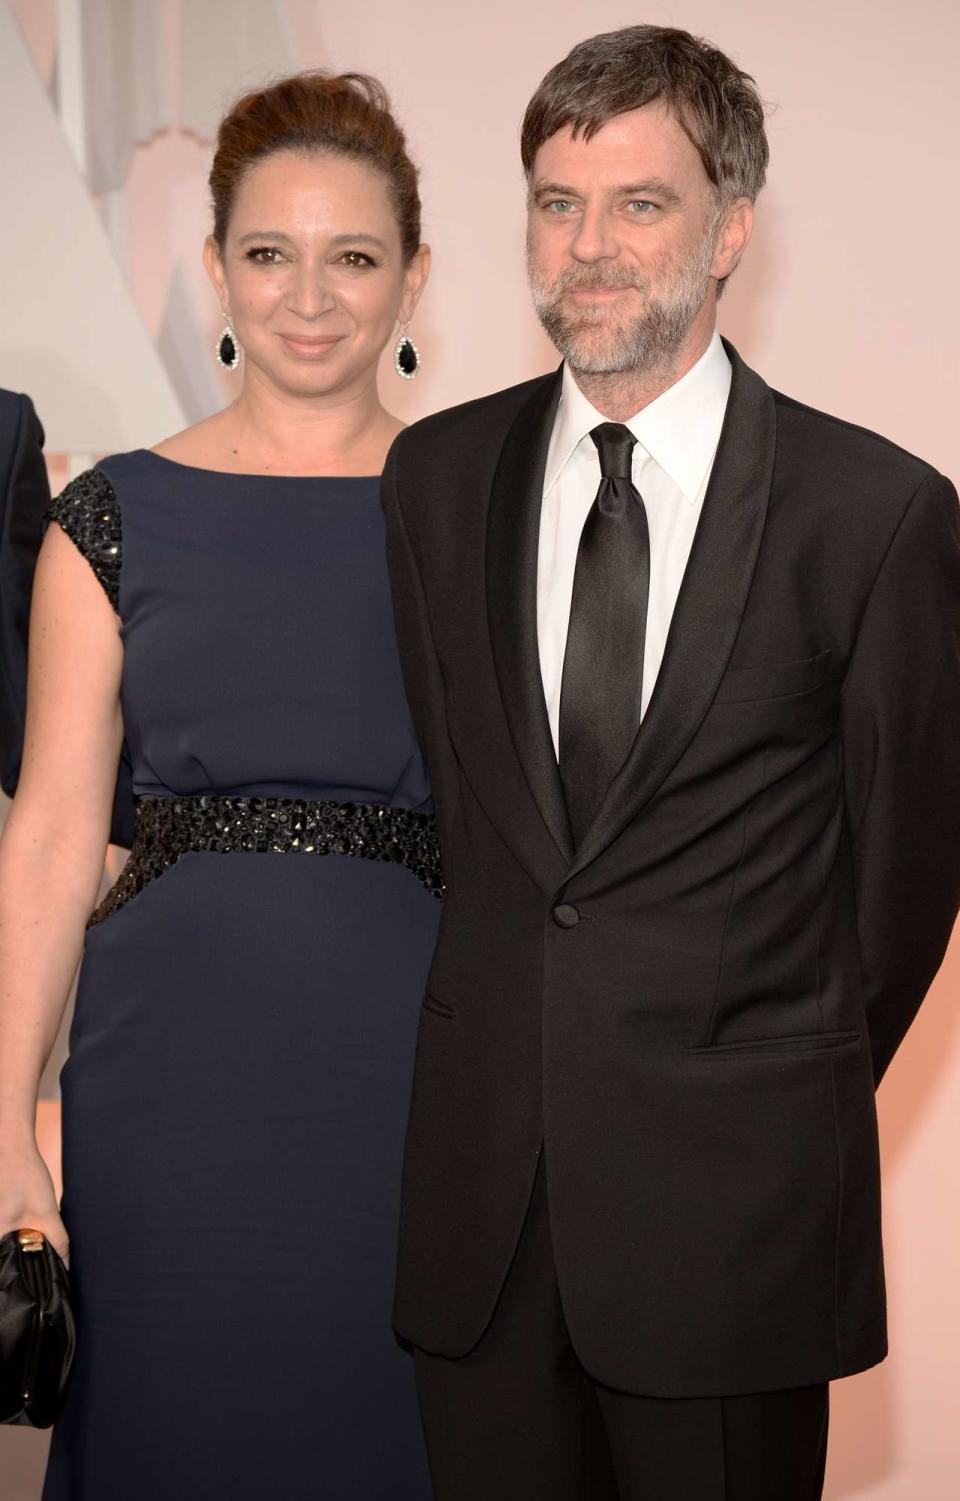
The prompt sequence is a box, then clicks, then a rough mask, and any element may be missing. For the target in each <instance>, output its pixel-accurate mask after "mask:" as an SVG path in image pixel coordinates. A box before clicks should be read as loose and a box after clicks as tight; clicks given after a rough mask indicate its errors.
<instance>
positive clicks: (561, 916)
mask: <svg viewBox="0 0 960 1501" xmlns="http://www.w3.org/2000/svg"><path fill="white" fill-rule="evenodd" d="M553 920H554V922H555V923H556V925H557V927H558V928H575V927H576V926H577V923H578V922H579V921H580V913H579V912H578V911H577V909H576V907H571V906H570V903H569V902H561V903H560V905H559V907H554V909H553Z"/></svg>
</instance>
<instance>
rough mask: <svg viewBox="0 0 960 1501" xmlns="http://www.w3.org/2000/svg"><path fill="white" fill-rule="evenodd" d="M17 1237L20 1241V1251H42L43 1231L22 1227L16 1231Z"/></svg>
mask: <svg viewBox="0 0 960 1501" xmlns="http://www.w3.org/2000/svg"><path fill="white" fill-rule="evenodd" d="M17 1239H18V1240H19V1242H20V1249H21V1251H42V1250H43V1246H44V1239H43V1231H42V1230H30V1229H27V1228H24V1229H23V1230H18V1231H17Z"/></svg>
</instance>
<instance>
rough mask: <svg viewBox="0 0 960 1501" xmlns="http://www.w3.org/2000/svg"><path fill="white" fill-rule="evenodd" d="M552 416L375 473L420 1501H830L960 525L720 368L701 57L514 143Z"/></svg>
mask: <svg viewBox="0 0 960 1501" xmlns="http://www.w3.org/2000/svg"><path fill="white" fill-rule="evenodd" d="M523 159H524V166H525V169H526V172H527V179H528V186H529V233H528V246H529V264H530V276H531V283H532V286H533V292H534V298H535V302H536V305H537V308H538V311H539V314H540V317H541V319H542V321H543V323H544V326H545V327H546V328H547V330H548V332H549V333H550V334H551V337H552V338H553V339H554V342H555V343H556V345H557V347H558V349H559V350H560V351H561V353H562V354H563V356H564V362H565V363H564V365H563V366H562V368H561V370H560V371H559V372H558V373H556V374H555V375H550V376H547V377H545V378H543V379H540V380H534V381H530V382H527V383H526V384H525V385H522V386H518V387H515V388H514V389H512V390H508V391H504V392H501V393H499V394H497V395H494V396H491V397H488V398H485V399H483V400H481V401H476V402H472V403H470V404H468V405H467V406H464V407H460V408H457V409H455V410H453V411H448V412H442V413H440V414H439V415H437V416H435V417H431V418H429V419H428V420H426V421H424V422H420V423H417V424H416V425H415V426H413V427H412V428H410V429H408V430H407V431H406V432H404V433H403V434H402V435H401V436H400V437H399V438H398V440H397V442H396V444H395V445H394V448H393V450H392V453H391V456H390V459H389V461H388V466H387V472H386V475H385V487H384V489H385V506H386V511H387V518H388V528H389V539H390V554H391V569H392V577H393V582H394V589H395V597H396V608H397V620H398V631H399V636H400V643H401V649H402V653H403V658H404V664H405V671H406V675H407V681H408V688H409V693H410V699H411V703H412V705H413V711H414V715H415V718H416V721H417V724H418V726H419V730H420V733H421V736H422V739H423V742H424V744H425V746H426V749H427V753H428V756H429V760H430V766H431V771H432V775H433V780H434V786H435V792H436V799H437V807H438V812H439V818H440V826H441V838H442V847H443V855H444V863H445V869H446V876H447V882H448V890H447V897H446V907H445V913H444V919H443V925H442V930H441V934H440V939H439V943H438V947H437V952H436V956H435V960H434V963H433V968H432V971H431V974H430V979H429V990H428V994H427V996H426V998H425V1000H424V1003H423V1013H422V1019H421V1025H420V1035H419V1043H418V1054H417V1068H416V1080H415V1085H414V1096H413V1104H412V1113H411V1119H410V1129H409V1137H408V1144H407V1157H406V1168H405V1204H404V1210H403V1223H402V1234H401V1248H400V1262H399V1282H398V1292H397V1304H396V1320H397V1327H398V1329H399V1331H400V1333H401V1334H402V1335H404V1336H405V1337H406V1338H408V1339H409V1340H410V1341H412V1342H413V1344H414V1345H415V1346H416V1347H417V1370H418V1381H419V1385H420V1392H421V1399H422V1404H423V1411H424V1417H425V1422H426V1427H427V1434H428V1440H429V1446H430V1453H431V1464H432V1468H433V1475H434V1482H435V1485H436V1491H437V1495H438V1497H440V1498H441V1501H467V1498H476V1501H494V1498H496V1501H511V1498H516V1501H520V1498H523V1501H534V1498H535V1501H560V1498H563V1501H566V1498H573V1497H579V1496H583V1495H601V1494H603V1495H606V1494H613V1493H614V1492H613V1481H612V1480H611V1477H610V1476H609V1474H604V1473H603V1471H602V1463H603V1455H602V1453H601V1450H600V1447H599V1446H598V1444H597V1439H598V1438H599V1437H601V1436H602V1437H603V1438H604V1440H605V1444H606V1452H607V1455H608V1457H609V1458H612V1466H613V1470H614V1471H615V1483H616V1487H617V1488H618V1493H619V1495H620V1497H621V1501H626V1498H634V1497H641V1496H642V1497H644V1498H648V1501H715V1498H716V1501H719V1498H724V1497H725V1498H733V1497H736V1498H738V1501H812V1498H815V1497H818V1496H819V1495H820V1494H821V1487H822V1480H823V1467H824V1457H825V1450H826V1427H827V1383H828V1382H829V1381H830V1379H831V1378H833V1377H837V1376H843V1375H847V1374H849V1373H851V1372H854V1371H859V1370H862V1369H864V1368H865V1367H867V1366H870V1365H872V1364H874V1363H875V1362H877V1361H879V1360H881V1359H882V1358H883V1356H884V1354H885V1351H886V1332H885V1320H884V1286H883V1267H882V1252H881V1241H880V1188H879V1162H878V1152H877V1129H876V1115H875V1109H874V1089H875V1086H876V1085H877V1083H878V1082H879V1080H880V1079H881V1077H882V1076H883V1073H884V1071H885V1070H886V1068H887V1066H888V1064H889V1062H890V1060H891V1058H892V1056H893V1054H894V1052H895V1051H896V1048H897V1046H898V1044H899V1043H900V1041H901V1039H902V1038H903V1036H904V1033H905V1032H906V1030H907V1028H908V1027H909V1025H910V1022H911V1020H912V1018H913V1016H914V1014H915V1012H916V1010H917V1008H918V1006H919V1005H920V1002H921V1001H922V999H923V996H924V993H925V991H926V990H927V988H928V986H929V984H930V981H931V979H932V978H933V975H934V974H935V972H936V970H937V968H938V966H939V964H940V962H941V959H942V957H943V953H944V950H945V947H946V944H947V942H948V939H949V936H950V931H951V926H952V923H953V919H954V916H955V913H956V910H957V904H958V891H960V756H958V755H957V745H958V743H960V526H958V509H957V497H956V492H955V491H954V489H953V487H952V486H951V485H950V484H949V482H948V481H947V480H946V479H944V478H943V477H942V476H941V475H939V474H938V473H937V472H936V471H935V470H934V469H932V468H931V467H930V466H929V465H928V464H925V463H923V462H921V461H920V460H919V459H916V458H913V457H911V455H909V454H907V453H904V452H903V451H902V450H901V449H898V448H897V447H895V446H894V445H893V444H891V443H888V442H886V441H884V440H883V439H882V438H878V437H876V436H874V435H873V434H871V433H869V432H866V431H863V430H862V429H859V428H855V427H852V426H850V425H848V424H846V423H843V422H840V421H838V420H836V419H835V418H832V417H827V416H824V415H822V414H821V413H818V412H815V411H812V410H810V409H809V408H807V407H803V406H801V405H799V404H798V403H797V402H795V401H792V400H790V399H789V398H787V397H784V396H781V395H779V394H777V393H776V392H774V391H771V390H770V389H769V387H768V386H767V385H766V384H765V383H764V382H763V380H762V379H761V378H760V377H759V376H758V375H756V374H754V372H753V371H752V370H750V369H748V368H747V366H746V365H745V364H744V363H743V362H742V360H741V359H740V358H739V356H738V355H737V353H736V351H735V350H734V349H733V348H731V347H730V345H728V344H725V343H723V342H721V341H720V340H719V338H718V337H717V335H716V332H715V326H714V324H715V307H716V299H717V296H718V293H719V290H720V289H721V287H722V284H723V282H724V280H725V278H726V277H727V276H729V275H730V273H731V272H732V271H733V269H734V267H735V266H736V263H737V261H738V259H739V257H740V255H741V254H742V252H743V250H744V248H745V247H746V244H747V241H748V239H749V234H750V226H751V218H752V210H753V201H754V199H755V198H756V195H757V193H758V192H759V189H760V187H761V186H762V183H763V179H764V172H765V167H766V162H767V145H766V139H765V135H764V128H763V111H762V107H761V104H760V101H759V99H758V97H757V94H756V92H755V89H754V87H753V82H752V80H751V79H750V78H749V77H748V76H747V75H745V74H743V73H742V72H740V71H739V70H738V69H737V68H736V67H735V66H734V64H733V63H732V62H730V60H729V59H727V58H726V57H724V56H723V54H721V53H719V52H717V51H716V50H715V49H713V48H712V47H709V46H708V45H707V44H705V43H703V42H700V41H697V40H695V39H694V38H693V37H691V36H689V35H688V34H687V33H685V32H679V31H674V30H669V29H663V28H655V27H647V26H640V27H632V28H629V29H627V30H625V31H622V32H618V33H614V34H612V35H608V36H602V37H596V38H593V39H592V40H591V41H588V42H585V43H583V44H581V45H580V46H579V47H577V48H575V49H574V51H573V52H572V53H571V54H570V56H569V57H568V58H566V59H565V60H564V61H563V62H562V63H560V64H559V65H558V66H557V67H556V68H554V69H553V70H552V72H551V73H550V74H548V75H547V77H546V78H545V79H544V81H543V83H542V84H541V86H540V88H539V90H538V91H537V94H536V96H535V97H534V99H533V101H532V102H531V104H530V106H529V109H528V111H527V115H526V119H525V122H524V130H523Z"/></svg>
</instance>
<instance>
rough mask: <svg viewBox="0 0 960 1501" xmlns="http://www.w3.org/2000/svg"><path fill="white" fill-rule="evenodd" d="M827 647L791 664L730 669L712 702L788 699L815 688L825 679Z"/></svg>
mask: <svg viewBox="0 0 960 1501" xmlns="http://www.w3.org/2000/svg"><path fill="white" fill-rule="evenodd" d="M831 655H832V652H831V649H830V647H827V649H826V650H825V651H821V652H817V654H816V656H815V657H802V658H800V659H799V660H798V661H792V662H765V663H763V664H761V665H760V666H757V667H734V668H731V669H730V670H729V671H727V672H725V673H724V675H723V677H722V678H721V679H720V687H719V688H718V689H717V694H716V697H715V699H714V703H717V704H746V703H756V702H758V701H759V700H763V699H771V698H792V697H794V696H795V695H797V694H800V693H809V692H811V690H812V689H814V688H819V687H820V685H821V684H822V683H823V681H824V680H825V678H826V675H827V669H828V667H829V665H830V657H831Z"/></svg>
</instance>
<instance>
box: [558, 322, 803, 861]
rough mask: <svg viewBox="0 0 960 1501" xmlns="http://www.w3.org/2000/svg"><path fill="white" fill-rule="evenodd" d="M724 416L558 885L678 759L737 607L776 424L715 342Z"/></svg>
mask: <svg viewBox="0 0 960 1501" xmlns="http://www.w3.org/2000/svg"><path fill="white" fill-rule="evenodd" d="M725 348H726V351H727V354H728V355H729V357H730V361H731V363H732V365H733V381H732V384H731V388H730V397H729V400H728V403H727V412H726V417H725V420H724V424H723V431H722V433H721V436H720V443H719V446H718V448H717V455H716V459H715V460H714V465H713V472H712V474H711V477H710V483H709V485H708V487H707V493H706V496H705V497H704V502H703V509H702V511H701V514H700V521H699V524H698V526H697V532H696V536H695V537H694V541H693V547H692V548H691V551H690V559H689V562H688V564H687V569H686V572H685V574H684V578H683V583H682V585H681V588H680V593H679V595H678V598H677V603H676V608H675V610H674V614H673V620H672V622H671V625H670V631H669V634H668V637H667V644H666V649H665V651H664V656H663V664H662V666H661V668H660V672H659V675H658V677H657V682H656V686H655V688H654V691H653V695H652V697H651V700H650V704H649V707H648V709H647V712H646V714H645V716H644V719H643V723H642V724H641V727H640V730H639V733H638V734H637V737H636V740H635V741H634V744H633V748H632V749H631V752H630V754H629V756H628V757H627V760H626V762H625V763H624V765H623V766H622V767H621V769H620V771H619V772H618V773H617V775H616V776H615V777H614V779H613V781H612V782H611V784H610V787H609V789H608V791H607V795H606V797H605V798H604V800H603V803H602V804H601V806H600V809H599V810H598V813H597V817H596V819H595V820H594V822H593V824H592V825H591V827H590V829H589V830H588V831H587V833H586V835H585V837H584V839H583V841H582V843H581V845H580V847H579V849H578V850H577V852H576V855H575V857H574V859H573V862H572V864H571V867H570V870H569V871H568V879H569V878H571V877H572V876H575V875H576V874H577V873H578V872H579V871H581V870H583V869H584V868H585V867H586V866H587V865H589V864H590V863H591V862H592V861H593V860H595V859H596V858H597V856H598V855H599V854H601V853H602V851H603V850H604V849H606V848H607V847H608V846H609V845H610V844H612V842H613V841H614V839H616V838H617V836H618V835H619V834H620V833H622V831H623V829H624V828H625V827H626V826H627V824H628V823H629V822H630V821H631V819H633V818H635V817H636V816H637V814H638V813H639V812H640V810H641V809H642V808H643V807H644V805H645V804H646V803H648V802H649V800H650V799H651V798H652V797H653V796H654V794H655V793H656V791H657V790H658V788H659V787H660V786H661V785H662V783H663V782H664V781H665V779H666V777H667V776H668V775H669V773H670V771H671V770H672V769H673V767H674V766H675V765H676V763H677V761H679V759H680V757H681V756H682V755H683V753H684V751H685V750H686V748H687V746H688V745H689V744H690V741H691V740H692V739H693V736H694V735H695V734H696V731H697V728H698V726H699V724H700V722H701V720H702V719H703V716H704V715H705V714H706V712H707V709H708V708H709V707H710V703H711V701H712V699H713V696H714V693H715V692H716V689H717V685H718V683H719V681H720V678H721V676H722V674H723V672H724V669H725V667H726V664H727V661H728V659H729V656H730V653H731V651H732V649H733V644H734V640H735V638H736V635H737V631H738V629H739V626H740V621H741V618H742V616H743V612H744V608H745V606H746V601H747V595H748V593H749V591H750V584H751V582H752V579H753V571H754V567H755V564H756V560H757V554H758V552H759V549H760V539H761V536H762V534H763V525H764V520H765V518H766V511H767V501H768V497H769V493H770V483H771V478H772V474H773V457H774V444H775V438H776V418H775V414H774V405H773V397H772V395H771V392H770V390H769V388H768V387H767V385H766V384H765V383H764V381H762V380H761V379H760V377H759V376H758V375H756V374H754V372H753V371H752V370H750V369H748V367H747V366H746V365H744V363H743V361H742V360H741V359H740V357H739V356H738V354H737V353H736V350H734V349H733V348H732V347H731V346H730V345H729V344H726V343H725Z"/></svg>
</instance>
